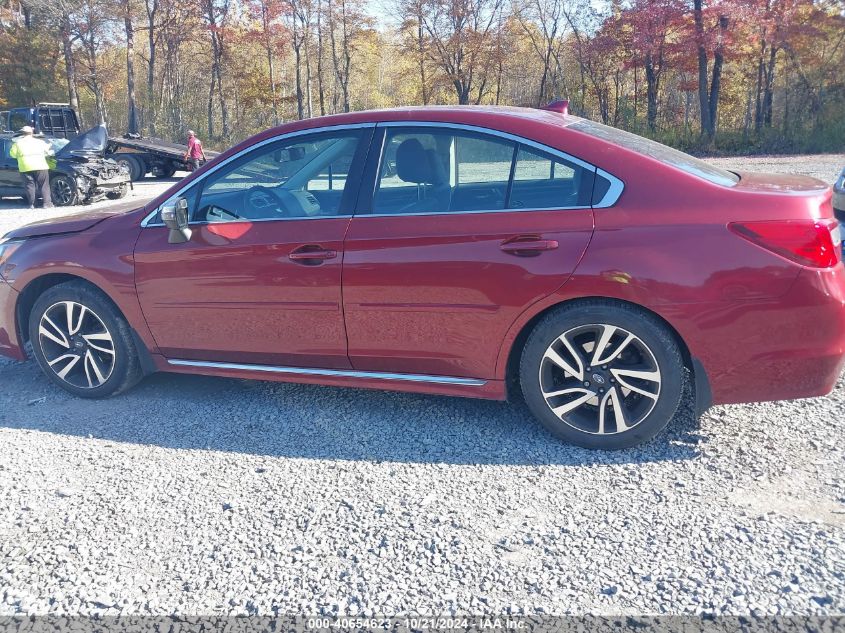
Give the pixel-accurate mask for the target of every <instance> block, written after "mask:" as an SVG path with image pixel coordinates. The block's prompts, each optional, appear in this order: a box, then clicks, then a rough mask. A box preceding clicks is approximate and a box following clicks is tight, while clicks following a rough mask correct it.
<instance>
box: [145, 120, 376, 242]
mask: <svg viewBox="0 0 845 633" xmlns="http://www.w3.org/2000/svg"><path fill="white" fill-rule="evenodd" d="M375 126H376V124H375V123H349V124H344V125H329V126H326V127H312V128H306V129H304V130H296V131H295V132H286V133H284V134H278V135H276V136H272V137H270V138H266V139H264V140H263V141H261V142H259V143H256V144H255V145H250V146H249V147H246V148H244V149H242V150H241V151H240V152H238V153H237V154H232V155H231V156H229V158H227V159H226V160H224V161H222V162H221V163H220V164H219V165H215V166H214V168H212V169H210V170H209V171H207V172H205V173H204V174H202V175H201V176H199V177H198V178H197V179H196V180H192V181H191V182H189V183H188V184H186V185H185V186H184V187H182V188H180V189H179V190H178V191H176V193H174V194H173V195H172V196H170V197H169V198H168V199H167V200H165V201H164V202H162V204H161V205H159V206H157V207H156V208H155V209H153V210H152V211H151V212H150V213H148V214H147V215H146V216H145V217H144V219H143V220H142V221H141V228H144V229H145V228H147V227H155V226H164V224H163V223H160V222H157V223H155V224H153V223H152V219H153V218H154V217H155V216H156V215H158V212H159V210H160V209H161V206H162V205H163V204H165V203H166V202H167V201H169V200H172V199H173V198H176V197H178V196H181V195H182V194H183V193H185V192H186V191H187V190H188V189H190V188H191V187H193V186H195V185H196V184H197V183H200V182H202V181H203V180H205V179H206V178H208V177H209V176H210V175H211V174H214V173H217V171H219V170H220V169H221V168H222V167H225V166H226V165H228V164H229V163H231V162H232V161H234V160H237V159H238V158H240V157H241V156H243V155H245V154H247V153H249V152H251V151H253V150H255V149H258V148H259V147H264V146H265V145H269V144H270V143H275V142H277V141H282V140H284V139H288V138H294V137H297V136H303V135H305V134H321V133H323V132H336V131H342V130H358V129H365V128H374V127H375ZM321 217H325V218H337V217H351V216H337V215H334V216H332V215H328V216H321ZM282 219H283V218H279V219H278V220H277V219H276V218H265V219H263V220H246V221H249V222H278V221H279V220H282ZM284 219H288V220H316V219H319V218H284ZM188 224H189V225H191V226H193V225H197V224H228V223H227V222H211V223H209V222H205V223H201V222H189V223H188Z"/></svg>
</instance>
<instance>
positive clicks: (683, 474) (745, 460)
mask: <svg viewBox="0 0 845 633" xmlns="http://www.w3.org/2000/svg"><path fill="white" fill-rule="evenodd" d="M843 436H845V381H840V383H839V385H838V386H837V388H836V390H835V391H834V392H833V394H831V395H830V396H828V397H825V398H817V399H814V400H804V401H793V402H783V403H767V404H754V405H745V406H730V407H717V408H715V409H712V410H711V411H710V412H708V413H707V414H706V415H705V416H704V417H703V418H702V419H701V421H700V422H697V421H694V420H693V418H692V415H691V414H690V413H689V411H688V410H687V411H684V412H683V413H682V414H681V415H680V417H679V419H678V420H676V422H675V423H674V424H673V425H672V427H671V428H670V429H669V431H668V432H667V433H665V434H663V435H661V436H660V437H659V438H658V439H657V440H655V441H654V442H652V443H650V444H648V445H646V446H643V447H640V448H638V449H634V450H629V451H625V452H621V453H612V454H605V453H597V452H590V451H586V450H583V449H578V448H575V447H571V446H566V445H564V444H561V443H559V442H557V441H555V440H554V439H553V438H551V437H550V436H549V435H548V434H546V433H545V432H544V431H543V430H542V428H541V427H540V426H539V424H538V423H536V422H535V421H534V420H533V419H532V418H531V416H530V414H529V413H528V411H527V409H526V408H525V407H524V406H521V405H508V404H504V403H496V402H484V401H473V400H464V399H457V398H445V397H433V396H422V395H412V394H398V393H385V392H376V391H363V390H343V389H334V388H325V387H314V386H303V385H284V384H273V383H261V382H247V381H240V380H226V379H215V378H203V377H192V376H177V375H170V376H168V375H156V376H152V377H150V378H148V379H146V380H145V381H144V382H143V383H141V384H140V385H139V386H138V387H137V388H136V389H134V390H133V391H131V392H129V393H127V394H125V395H122V396H120V397H118V398H115V399H111V400H107V401H100V402H96V401H86V400H77V399H74V398H72V397H70V396H69V395H66V394H65V393H64V392H61V391H59V390H57V389H56V388H54V387H52V386H51V385H50V384H49V383H48V382H47V380H46V379H44V378H42V376H41V374H40V372H39V371H38V369H37V367H36V366H35V364H34V363H33V362H28V363H16V362H13V361H8V360H0V447H2V449H0V450H2V458H0V497H2V503H0V615H4V614H5V615H11V614H22V613H25V614H45V613H51V614H86V615H87V614H103V615H109V614H124V615H125V614H157V615H161V614H176V615H180V614H181V615H193V614H205V615H210V614H214V615H226V614H259V615H274V614H286V613H295V612H302V613H307V614H313V615H316V614H324V615H333V614H342V615H392V614H398V613H402V614H407V613H415V612H416V613H424V614H432V613H438V614H450V613H454V614H467V613H511V614H542V613H554V614H569V613H572V614H584V613H595V614H639V613H650V614H662V613H672V614H701V613H712V614H723V613H726V614H758V615H760V614H807V615H812V614H815V615H825V614H835V613H843V612H845V468H843V462H844V461H845V448H843V441H842V438H843Z"/></svg>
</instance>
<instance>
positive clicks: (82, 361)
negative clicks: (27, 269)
mask: <svg viewBox="0 0 845 633" xmlns="http://www.w3.org/2000/svg"><path fill="white" fill-rule="evenodd" d="M29 337H30V342H31V343H32V350H33V352H34V354H35V358H36V360H37V361H38V364H39V365H40V366H41V369H42V371H43V372H44V373H45V374H46V375H47V377H48V378H50V380H52V381H53V382H55V383H56V384H57V385H59V386H60V387H62V388H63V389H66V390H67V391H69V392H71V393H72V394H74V395H77V396H82V397H85V398H105V397H108V396H111V395H114V394H116V393H119V392H120V391H123V390H125V389H128V388H129V387H132V386H133V385H134V384H135V383H137V382H138V381H139V380H140V379H141V377H142V372H141V367H140V363H139V361H138V353H137V351H136V349H135V344H134V341H133V339H132V333H131V330H130V327H129V324H128V323H127V322H126V320H125V319H124V318H123V315H121V314H120V312H119V311H118V309H117V308H116V307H115V306H114V304H112V302H111V301H110V300H109V299H108V298H107V297H106V296H105V295H103V294H102V293H101V292H100V291H98V290H97V289H95V288H93V287H91V286H89V285H88V284H86V283H84V282H68V283H64V284H60V285H58V286H54V287H52V288H50V289H48V290H47V291H45V292H44V294H42V295H41V296H40V297H39V298H38V300H37V301H36V302H35V305H34V306H33V309H32V313H31V316H30V321H29Z"/></svg>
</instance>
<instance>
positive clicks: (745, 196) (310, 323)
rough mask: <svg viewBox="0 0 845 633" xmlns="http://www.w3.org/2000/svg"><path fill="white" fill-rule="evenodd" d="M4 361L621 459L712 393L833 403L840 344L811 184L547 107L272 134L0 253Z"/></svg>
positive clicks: (841, 286)
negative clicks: (447, 404)
mask: <svg viewBox="0 0 845 633" xmlns="http://www.w3.org/2000/svg"><path fill="white" fill-rule="evenodd" d="M0 276H2V281H0V353H2V354H5V355H8V356H11V357H13V358H17V359H24V358H25V351H24V349H25V344H26V343H27V342H28V343H31V349H32V354H33V355H34V356H35V358H36V359H37V361H38V363H39V364H40V366H41V367H42V369H43V370H44V372H45V374H46V375H47V376H48V377H49V378H50V379H51V380H53V381H54V382H55V383H56V384H58V385H60V386H61V387H63V388H65V389H67V390H68V391H70V392H71V393H74V394H76V395H79V396H84V397H103V396H110V395H113V394H115V393H117V392H119V391H121V390H123V389H127V388H129V387H131V386H132V385H134V384H135V383H136V382H137V381H138V380H139V379H140V378H141V377H142V376H144V375H145V374H147V373H150V372H154V371H170V372H180V373H195V374H196V373H199V374H209V375H218V376H232V377H239V378H258V379H264V380H281V381H295V382H309V383H318V384H323V385H346V386H353V387H372V388H379V389H398V390H407V391H420V392H426V393H436V394H445V395H457V396H471V397H478V398H493V399H505V398H508V397H517V396H519V395H521V396H522V397H524V398H525V400H526V401H527V403H528V405H529V406H530V408H531V410H532V411H533V412H534V414H535V415H536V416H537V418H538V419H539V420H540V422H542V423H543V424H544V425H545V426H546V427H547V428H548V429H549V430H550V431H551V432H552V433H554V434H555V435H557V436H559V437H561V438H563V439H565V440H567V441H570V442H572V443H575V444H578V445H581V446H586V447H592V448H605V449H614V448H623V447H628V446H633V445H635V444H638V443H640V442H643V441H645V440H648V439H649V438H651V437H653V436H654V435H655V434H657V433H658V432H659V431H660V430H661V429H663V428H664V427H665V426H666V424H667V423H668V422H669V421H670V420H671V419H672V417H673V415H674V414H675V411H676V409H677V408H678V405H679V402H680V400H681V397H682V391H683V387H684V383H685V381H689V382H690V384H691V386H692V388H693V389H692V391H693V392H694V397H695V404H696V406H697V409H698V411H703V410H704V409H706V408H707V407H708V406H710V405H712V404H722V403H734V402H749V401H759V400H773V399H787V398H803V397H809V396H818V395H822V394H825V393H828V392H829V391H830V390H831V389H832V388H833V385H834V383H835V382H836V380H837V378H838V377H839V374H840V371H841V369H842V366H843V355H845V268H843V265H842V262H841V239H840V232H839V227H838V225H837V223H836V221H835V220H834V218H833V214H832V208H831V191H830V188H829V187H827V186H826V185H825V184H823V183H821V182H819V181H816V180H813V179H811V178H806V177H802V176H774V175H772V176H761V175H757V174H746V173H742V174H735V173H731V172H727V171H723V170H721V169H717V168H715V167H712V166H710V165H708V164H706V163H703V162H701V161H699V160H697V159H695V158H693V157H691V156H688V155H686V154H683V153H681V152H677V151H675V150H672V149H669V148H667V147H665V146H663V145H659V144H657V143H654V142H651V141H648V140H646V139H643V138H640V137H638V136H635V135H632V134H628V133H625V132H621V131H619V130H616V129H613V128H610V127H606V126H604V125H600V124H598V123H594V122H592V121H588V120H584V119H580V118H578V117H574V116H569V115H567V114H565V113H564V112H562V111H556V109H554V108H553V109H549V110H531V109H519V108H487V107H475V108H472V107H443V108H407V109H397V110H387V111H379V112H359V113H352V114H344V115H339V116H331V117H325V118H319V119H312V120H308V121H299V122H296V123H291V124H289V125H284V126H282V127H279V128H275V129H273V130H269V131H267V132H264V133H263V134H260V135H258V136H256V137H254V138H251V139H249V140H247V141H245V142H243V143H241V144H240V145H238V146H236V147H234V148H232V149H231V150H229V151H228V152H226V153H224V154H222V155H221V156H219V157H218V158H216V159H215V160H214V161H212V162H211V163H209V164H208V165H206V166H205V167H204V168H203V169H200V170H199V171H198V172H195V173H194V174H193V175H192V176H191V177H189V178H187V179H185V180H183V181H181V182H179V183H177V184H176V185H174V186H173V187H172V188H171V189H170V190H169V191H167V192H166V193H165V194H163V195H162V196H160V197H159V198H157V199H155V200H153V201H152V202H150V203H149V204H147V205H146V206H145V207H143V208H141V209H134V210H126V209H123V210H119V209H118V208H115V209H112V210H110V211H106V212H98V213H91V214H87V215H77V216H73V217H69V218H64V219H59V220H54V221H50V222H45V223H38V224H33V225H29V226H25V227H23V228H21V229H18V230H15V231H12V232H11V233H9V234H8V235H7V236H6V237H5V238H4V241H3V243H2V245H0Z"/></svg>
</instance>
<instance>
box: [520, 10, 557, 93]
mask: <svg viewBox="0 0 845 633" xmlns="http://www.w3.org/2000/svg"><path fill="white" fill-rule="evenodd" d="M563 3H564V0H528V1H526V2H524V3H523V4H521V5H517V7H516V12H515V17H516V19H517V21H518V22H519V24H520V26H521V27H522V30H523V32H524V33H525V35H526V36H527V37H528V40H529V41H530V42H531V48H533V49H534V52H535V53H536V54H537V56H538V57H539V59H540V60H541V61H542V63H543V73H542V76H541V77H540V88H539V90H538V91H537V99H536V100H535V103H536V104H537V106H540V105H542V104H543V103H545V102H546V101H548V99H549V97H550V96H556V95H555V94H553V93H554V92H555V90H554V89H555V87H556V84H557V82H556V81H555V79H556V78H552V79H551V81H550V77H549V75H553V74H554V73H555V70H554V68H555V67H556V68H560V64H559V63H558V64H557V65H555V61H556V60H557V59H558V58H559V54H560V52H559V51H560V48H561V46H562V42H563V38H562V34H563V32H564V27H565V25H566V20H565V16H564V12H563ZM550 83H551V84H552V86H553V88H552V94H550V92H549V89H548V86H549V84H550Z"/></svg>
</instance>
